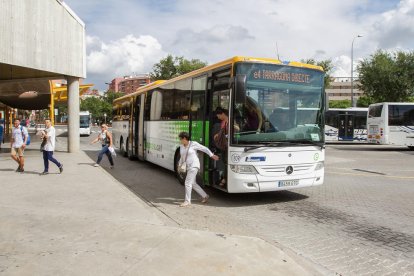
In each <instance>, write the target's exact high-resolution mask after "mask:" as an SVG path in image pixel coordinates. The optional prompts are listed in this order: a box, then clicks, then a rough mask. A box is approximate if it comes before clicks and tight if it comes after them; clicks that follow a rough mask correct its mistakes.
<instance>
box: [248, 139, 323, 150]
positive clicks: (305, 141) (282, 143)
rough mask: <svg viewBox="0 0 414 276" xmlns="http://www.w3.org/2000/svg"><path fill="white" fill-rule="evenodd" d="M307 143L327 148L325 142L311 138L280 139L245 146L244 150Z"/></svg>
mask: <svg viewBox="0 0 414 276" xmlns="http://www.w3.org/2000/svg"><path fill="white" fill-rule="evenodd" d="M306 144H309V145H314V146H318V147H320V148H321V149H323V148H325V145H324V143H321V142H315V141H310V140H293V141H280V142H273V143H266V144H262V145H257V146H251V147H248V148H245V149H244V152H248V151H251V150H255V149H258V148H264V147H283V146H289V145H306Z"/></svg>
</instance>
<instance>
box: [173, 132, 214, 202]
mask: <svg viewBox="0 0 414 276" xmlns="http://www.w3.org/2000/svg"><path fill="white" fill-rule="evenodd" d="M178 137H179V138H180V142H181V146H180V155H181V158H180V161H179V163H178V166H179V168H180V167H182V165H183V164H185V165H186V171H187V176H186V178H185V201H184V202H183V203H182V204H180V207H186V206H189V205H191V191H192V189H194V191H196V192H197V193H198V194H199V195H200V196H201V197H202V200H201V202H202V203H207V201H208V198H209V196H208V195H207V194H206V192H204V190H203V189H202V188H201V187H200V185H198V184H197V182H196V177H197V173H198V171H199V170H200V160H198V156H197V151H202V152H204V153H206V154H208V155H209V156H210V158H211V159H213V160H218V159H219V157H218V156H217V155H215V154H213V153H212V152H211V150H209V149H208V148H207V147H205V146H203V145H201V144H199V143H197V142H194V141H190V135H189V134H188V133H187V132H181V133H180V134H179V135H178Z"/></svg>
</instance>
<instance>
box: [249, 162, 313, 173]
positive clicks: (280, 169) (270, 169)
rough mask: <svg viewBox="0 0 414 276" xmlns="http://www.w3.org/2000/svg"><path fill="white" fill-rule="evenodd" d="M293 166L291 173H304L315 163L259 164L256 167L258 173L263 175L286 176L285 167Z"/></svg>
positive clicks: (309, 170) (310, 169)
mask: <svg viewBox="0 0 414 276" xmlns="http://www.w3.org/2000/svg"><path fill="white" fill-rule="evenodd" d="M288 166H292V167H293V173H292V175H298V174H306V173H310V172H311V171H312V170H313V167H314V166H315V164H297V165H279V166H260V167H257V170H258V172H259V174H261V175H263V176H286V175H287V174H286V168H287V167H288Z"/></svg>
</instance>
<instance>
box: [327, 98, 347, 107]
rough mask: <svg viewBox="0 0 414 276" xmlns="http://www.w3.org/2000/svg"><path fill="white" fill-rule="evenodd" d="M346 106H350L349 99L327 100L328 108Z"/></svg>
mask: <svg viewBox="0 0 414 276" xmlns="http://www.w3.org/2000/svg"><path fill="white" fill-rule="evenodd" d="M347 107H351V100H332V101H329V108H347Z"/></svg>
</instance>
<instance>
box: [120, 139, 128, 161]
mask: <svg viewBox="0 0 414 276" xmlns="http://www.w3.org/2000/svg"><path fill="white" fill-rule="evenodd" d="M119 149H120V151H121V155H122V156H123V157H127V152H126V150H125V147H124V139H122V138H121V142H120V146H119Z"/></svg>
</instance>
